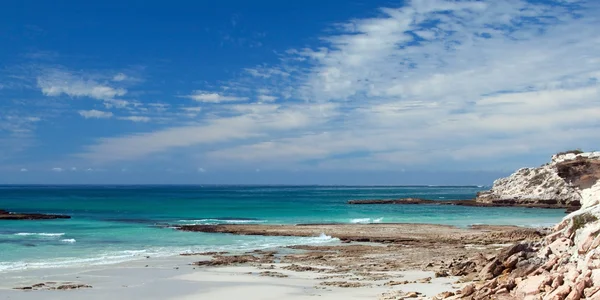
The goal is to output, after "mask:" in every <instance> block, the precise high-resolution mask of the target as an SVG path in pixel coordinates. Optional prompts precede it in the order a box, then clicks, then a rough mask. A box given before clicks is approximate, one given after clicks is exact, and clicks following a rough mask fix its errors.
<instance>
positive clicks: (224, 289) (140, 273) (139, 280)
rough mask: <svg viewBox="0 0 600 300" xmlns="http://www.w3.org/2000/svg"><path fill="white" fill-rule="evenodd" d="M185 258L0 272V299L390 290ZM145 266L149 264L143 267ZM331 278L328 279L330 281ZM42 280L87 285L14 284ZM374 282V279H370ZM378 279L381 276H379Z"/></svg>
mask: <svg viewBox="0 0 600 300" xmlns="http://www.w3.org/2000/svg"><path fill="white" fill-rule="evenodd" d="M188 261H189V259H182V258H169V259H148V260H143V261H137V262H130V263H123V264H118V265H111V266H95V267H85V268H72V269H53V270H34V271H24V272H18V273H13V274H10V275H11V278H6V276H3V279H2V284H1V289H0V295H2V296H1V297H0V299H65V298H66V297H72V298H74V299H109V298H112V299H181V300H183V299H233V298H240V297H243V298H246V299H313V298H314V297H319V299H377V297H378V296H379V295H380V294H382V293H385V292H386V291H389V290H390V288H389V287H388V286H384V285H380V286H378V285H373V286H369V287H361V288H342V287H335V286H320V285H319V282H320V281H321V280H319V279H317V278H319V277H322V274H321V273H318V272H295V271H289V270H280V268H281V267H285V266H289V264H277V265H276V269H277V270H278V272H280V273H281V274H284V275H287V276H289V277H285V278H277V277H268V276H261V275H260V273H261V272H264V270H261V269H259V268H257V267H253V266H227V267H217V268H197V267H193V266H190V265H189V263H188ZM146 265H148V267H146ZM395 276H396V277H397V278H402V279H403V280H409V281H417V280H420V279H423V278H427V277H433V272H423V271H405V272H397V273H395ZM329 281H332V280H329ZM453 281H455V278H452V277H449V278H437V279H433V280H432V281H431V283H415V284H409V285H406V286H405V288H407V289H410V290H414V291H421V292H423V293H426V295H430V296H433V295H435V294H437V293H439V292H442V291H444V290H447V289H448V288H449V287H450V286H451V284H452V282H453ZM42 282H62V283H65V282H73V283H84V284H88V285H91V286H92V288H80V289H77V290H65V291H59V290H35V291H21V290H14V289H12V288H13V287H15V286H24V285H33V284H37V283H42ZM374 283H375V282H374ZM381 283H383V281H381Z"/></svg>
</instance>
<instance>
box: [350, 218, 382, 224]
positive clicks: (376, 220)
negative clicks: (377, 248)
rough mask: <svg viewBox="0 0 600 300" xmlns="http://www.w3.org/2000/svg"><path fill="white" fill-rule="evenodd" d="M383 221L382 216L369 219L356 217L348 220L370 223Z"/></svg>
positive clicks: (354, 222)
mask: <svg viewBox="0 0 600 300" xmlns="http://www.w3.org/2000/svg"><path fill="white" fill-rule="evenodd" d="M382 221H383V217H382V218H377V219H371V218H358V219H352V220H350V223H352V224H372V223H381V222H382Z"/></svg>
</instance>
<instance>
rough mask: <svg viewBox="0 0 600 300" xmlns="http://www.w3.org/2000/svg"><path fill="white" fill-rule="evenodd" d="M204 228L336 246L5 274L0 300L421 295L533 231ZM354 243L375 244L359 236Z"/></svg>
mask: <svg viewBox="0 0 600 300" xmlns="http://www.w3.org/2000/svg"><path fill="white" fill-rule="evenodd" d="M196 229H198V230H199V229H207V228H206V227H196ZM211 229H212V230H220V231H224V232H225V231H226V232H229V233H228V234H232V233H233V234H273V235H274V234H277V235H311V234H316V232H319V233H320V234H322V233H325V234H329V235H332V236H334V237H336V236H337V237H340V238H341V240H342V241H344V242H342V241H337V242H332V243H330V244H326V245H319V246H303V245H298V246H292V247H287V248H282V249H272V251H266V250H261V251H252V252H245V253H184V254H183V255H178V256H174V257H168V258H153V257H149V258H142V259H140V260H137V261H132V262H126V263H121V264H115V265H103V266H86V267H80V268H58V269H35V270H24V271H14V272H6V273H4V274H1V275H0V299H65V297H72V298H74V299H108V298H112V299H232V298H234V297H235V298H237V297H244V298H246V299H256V300H258V299H261V300H262V299H265V300H266V299H313V298H314V297H319V299H403V298H404V296H416V297H419V298H422V299H430V298H432V297H434V296H436V295H438V294H440V293H442V292H445V291H451V290H457V289H460V288H461V287H462V286H463V285H464V281H465V280H461V276H452V275H453V274H455V275H468V274H467V273H468V272H467V271H465V272H462V271H460V270H458V269H456V268H454V269H453V265H454V267H456V266H460V265H461V264H460V262H467V261H468V259H469V257H472V256H474V255H477V254H480V255H483V256H485V255H493V254H495V253H497V252H498V251H500V250H501V249H503V248H504V247H506V245H508V244H510V243H511V242H514V241H517V240H524V239H528V238H532V237H535V236H536V233H537V231H536V230H534V229H524V228H517V227H512V226H507V227H504V226H480V227H476V228H470V229H464V228H457V227H452V226H442V225H428V224H373V225H310V226H309V225H306V226H294V225H289V226H281V225H280V226H267V225H237V226H225V225H222V226H212V227H211ZM317 229H319V230H317ZM187 230H191V228H187ZM407 236H410V237H411V238H407ZM442 237H444V238H442ZM364 240H374V241H377V242H360V241H364ZM357 241H358V242H357ZM461 272H462V273H461ZM463 273H464V274H463ZM463 277H464V276H463ZM467 281H468V280H467ZM23 288H25V289H23ZM71 288H72V289H71ZM411 294H412V295H411Z"/></svg>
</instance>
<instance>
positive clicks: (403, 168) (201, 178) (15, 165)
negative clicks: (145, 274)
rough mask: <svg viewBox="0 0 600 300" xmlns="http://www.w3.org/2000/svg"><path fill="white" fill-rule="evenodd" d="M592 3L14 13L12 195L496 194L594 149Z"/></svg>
mask: <svg viewBox="0 0 600 300" xmlns="http://www.w3.org/2000/svg"><path fill="white" fill-rule="evenodd" d="M599 16H600V3H598V1H577V0H552V1H533V0H532V1H524V0H506V1H450V0H448V1H443V0H422V1H417V0H415V1H351V0H350V1H337V0H329V1H234V0H229V1H218V2H217V1H170V2H167V1H112V0H108V1H51V2H49V1H6V2H5V3H3V9H2V10H1V11H0V29H1V30H0V45H2V47H1V48H0V183H229V184H248V183H250V184H263V183H269V184H290V183H296V184H319V183H320V184H489V183H491V181H492V180H493V179H495V178H496V177H498V176H501V175H505V174H506V173H509V172H510V171H512V170H514V169H516V168H519V167H522V166H536V165H539V164H542V163H545V162H546V161H548V160H549V157H550V155H551V154H553V153H555V152H558V151H561V150H565V149H569V148H583V149H586V150H593V149H597V148H598V140H599V137H600V134H599V130H598V128H599V127H598V125H599V120H600V105H599V104H600V85H599V80H600V36H599V35H598V33H597V28H600V17H599Z"/></svg>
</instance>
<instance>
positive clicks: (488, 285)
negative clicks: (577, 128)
mask: <svg viewBox="0 0 600 300" xmlns="http://www.w3.org/2000/svg"><path fill="white" fill-rule="evenodd" d="M594 155H595V154H593V153H592V154H589V153H588V154H586V156H578V155H572V157H567V158H565V157H561V156H555V157H554V158H553V163H552V164H550V165H552V168H555V171H556V173H555V174H557V175H559V177H560V178H562V179H563V180H564V181H565V182H567V183H568V184H569V186H571V187H574V188H576V191H577V192H578V194H579V196H580V198H579V199H580V200H579V201H580V202H581V204H582V208H581V209H579V210H577V211H575V212H573V213H571V214H570V215H568V216H567V217H565V218H564V219H563V221H562V222H560V223H559V224H558V225H556V226H555V228H554V230H553V232H552V233H550V234H549V235H547V236H546V237H545V238H544V239H542V240H540V241H539V242H527V243H519V244H516V245H513V246H511V247H509V248H507V249H505V250H504V251H503V252H501V253H500V254H498V255H496V256H494V257H489V258H487V257H481V256H480V257H476V258H473V259H471V260H467V261H465V262H461V264H458V265H455V266H453V267H454V268H451V269H450V273H451V274H455V272H456V271H457V270H462V269H461V268H463V269H465V270H467V274H460V275H471V277H472V278H474V279H475V282H474V283H472V284H470V285H468V286H466V287H465V288H463V289H462V290H461V291H457V292H456V293H455V295H454V296H450V297H448V298H447V299H471V300H483V299H526V300H534V299H535V300H538V299H542V300H547V299H557V300H563V299H567V300H579V299H596V300H598V299H600V193H599V192H598V191H599V190H600V188H599V185H598V183H597V181H598V177H597V176H598V174H599V172H598V170H600V169H599V168H598V167H599V161H598V158H597V157H594ZM573 156H574V157H573ZM553 172H554V171H553ZM513 175H514V174H513ZM553 175H554V173H553ZM553 175H552V176H553ZM473 274H475V275H473ZM457 275H458V274H457Z"/></svg>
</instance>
